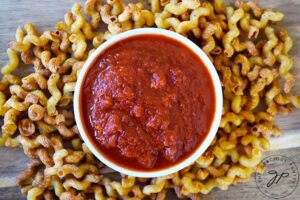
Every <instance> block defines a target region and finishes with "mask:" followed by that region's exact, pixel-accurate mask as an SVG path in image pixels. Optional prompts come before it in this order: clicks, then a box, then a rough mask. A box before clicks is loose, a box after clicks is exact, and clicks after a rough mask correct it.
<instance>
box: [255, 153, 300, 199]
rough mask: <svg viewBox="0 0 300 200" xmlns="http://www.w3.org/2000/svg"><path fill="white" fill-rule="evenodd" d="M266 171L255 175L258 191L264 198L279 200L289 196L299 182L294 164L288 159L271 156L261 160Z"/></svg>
mask: <svg viewBox="0 0 300 200" xmlns="http://www.w3.org/2000/svg"><path fill="white" fill-rule="evenodd" d="M262 163H263V164H264V165H265V168H266V171H265V173H263V174H260V173H257V172H256V173H255V182H256V185H257V187H258V189H259V190H260V191H261V192H262V193H263V194H264V195H266V196H268V197H270V198H273V199H281V198H284V197H287V196H289V195H291V194H292V193H293V192H294V191H295V189H296V187H297V185H298V182H299V172H298V168H297V166H296V164H295V163H294V162H293V161H292V160H291V159H290V158H288V157H286V156H281V155H272V156H269V157H266V158H264V159H263V160H262Z"/></svg>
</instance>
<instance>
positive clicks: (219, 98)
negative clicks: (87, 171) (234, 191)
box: [73, 28, 223, 178]
mask: <svg viewBox="0 0 300 200" xmlns="http://www.w3.org/2000/svg"><path fill="white" fill-rule="evenodd" d="M138 35H162V36H165V37H168V38H171V39H173V40H176V41H178V42H180V43H182V44H183V45H185V46H186V47H188V48H189V49H191V51H193V52H194V53H195V54H196V55H197V56H198V57H199V58H200V59H201V60H202V62H203V64H204V66H205V67H206V68H207V70H208V72H209V74H210V76H211V79H212V82H213V88H214V92H215V98H216V100H215V114H214V117H213V122H212V124H211V127H210V130H209V133H208V134H207V135H206V137H205V138H204V139H203V141H202V143H201V144H200V145H199V146H198V147H197V149H196V150H194V152H193V153H192V154H191V155H190V156H188V157H187V158H185V159H184V160H182V161H181V162H179V163H177V164H176V165H172V166H170V167H167V168H163V169H158V170H155V171H149V172H147V171H138V170H133V169H129V168H126V167H124V166H119V165H118V164H117V163H114V162H113V161H111V160H109V159H107V158H106V157H107V156H105V155H103V154H102V153H101V152H99V151H100V150H98V149H97V147H95V146H94V144H93V142H91V141H90V138H89V137H88V136H87V134H88V133H86V128H84V126H83V124H84V122H83V121H82V118H83V117H82V114H81V113H80V112H81V105H80V97H81V96H80V95H81V92H82V85H83V82H84V80H85V76H86V74H87V72H88V71H89V69H90V67H91V66H92V65H93V64H94V62H95V61H96V60H97V58H98V57H99V55H100V54H101V53H102V52H104V51H105V50H106V49H107V48H108V47H110V46H111V45H113V44H115V43H117V42H119V41H121V40H124V39H127V38H130V37H134V36H138ZM73 98H74V100H73V101H74V102H73V107H74V115H75V121H76V124H77V127H78V130H79V133H80V135H81V137H82V139H83V141H84V142H85V144H86V145H87V147H88V148H89V149H90V151H91V152H92V153H93V154H94V156H96V157H97V159H99V160H100V161H101V162H103V163H104V164H105V165H107V166H108V167H110V168H112V169H114V170H116V171H118V172H120V173H123V174H127V175H129V176H135V177H144V178H151V177H160V176H165V175H168V174H172V173H174V172H177V171H179V170H181V169H183V168H185V167H187V166H189V165H191V164H192V163H193V162H195V161H196V160H197V159H198V158H199V157H200V156H201V155H202V154H203V153H204V151H205V150H206V149H207V148H208V147H209V145H210V144H211V142H212V141H213V139H214V137H215V135H216V133H217V130H218V127H219V124H220V121H221V116H222V107H223V94H222V87H221V82H220V78H219V76H218V73H217V71H216V69H215V67H214V65H213V64H212V62H211V61H210V59H209V58H208V56H207V55H206V54H205V53H204V52H203V50H202V49H200V47H198V46H197V45H196V44H195V43H193V42H192V41H191V40H189V39H187V38H185V37H184V36H182V35H180V34H178V33H175V32H172V31H169V30H165V29H160V28H139V29H133V30H129V31H126V32H123V33H120V34H118V35H116V36H114V37H112V38H110V39H108V40H107V41H106V42H104V43H103V44H101V45H100V46H99V47H98V48H97V49H96V50H95V51H94V52H93V53H92V54H91V55H90V56H89V57H88V59H87V60H86V61H85V63H84V65H83V67H82V68H81V70H80V72H79V75H78V78H77V81H76V86H75V91H74V97H73Z"/></svg>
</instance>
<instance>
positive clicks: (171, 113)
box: [81, 35, 216, 171]
mask: <svg viewBox="0 0 300 200" xmlns="http://www.w3.org/2000/svg"><path fill="white" fill-rule="evenodd" d="M215 98H216V96H215V93H214V90H213V83H212V79H211V77H210V74H209V72H208V70H207V69H206V68H205V66H204V64H203V62H202V61H201V60H200V59H199V58H198V57H197V56H196V55H195V54H194V53H193V52H192V51H191V50H190V49H189V48H188V47H186V46H185V45H184V44H182V43H180V42H177V41H175V40H172V39H169V38H166V37H164V36H157V35H142V36H135V37H132V38H128V39H125V40H122V41H120V42H118V43H117V44H114V45H113V46H111V47H109V48H108V49H106V50H105V51H104V53H103V54H102V55H100V56H99V58H98V60H97V61H96V62H95V63H94V65H93V66H92V67H91V68H90V70H89V71H88V73H87V75H86V77H85V80H84V85H83V87H82V96H81V105H82V110H83V112H82V113H83V116H82V117H83V119H84V122H85V127H86V129H87V130H88V132H89V134H90V135H89V136H90V138H92V140H93V142H94V144H95V146H97V148H98V150H99V151H100V152H101V153H102V154H104V155H105V156H106V157H107V158H108V159H109V160H111V161H112V162H114V163H117V164H119V165H122V166H124V167H126V168H129V169H135V170H139V171H151V170H157V169H162V168H166V167H170V166H171V165H175V164H177V163H179V162H180V161H182V160H183V159H185V158H186V157H187V156H189V155H191V154H192V153H193V152H194V150H195V149H196V148H197V147H198V146H199V145H201V143H202V141H203V139H204V138H205V137H206V135H207V134H208V132H209V130H210V127H211V124H212V121H213V118H214V113H215Z"/></svg>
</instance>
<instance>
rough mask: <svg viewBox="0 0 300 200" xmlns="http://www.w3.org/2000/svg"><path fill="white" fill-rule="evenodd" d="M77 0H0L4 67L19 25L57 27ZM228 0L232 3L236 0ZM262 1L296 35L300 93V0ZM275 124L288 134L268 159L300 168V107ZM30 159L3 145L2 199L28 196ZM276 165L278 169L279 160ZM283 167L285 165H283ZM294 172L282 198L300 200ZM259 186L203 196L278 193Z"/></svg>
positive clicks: (282, 186)
mask: <svg viewBox="0 0 300 200" xmlns="http://www.w3.org/2000/svg"><path fill="white" fill-rule="evenodd" d="M134 1H135V2H137V0H134ZM75 2H80V3H84V1H82V0H77V1H76V0H64V1H62V0H43V1H41V0H8V1H5V0H0V66H1V67H2V66H3V65H5V63H6V62H7V55H6V48H7V43H8V42H9V41H11V40H14V34H15V30H16V28H17V27H18V26H22V25H24V24H25V23H26V22H32V23H33V24H35V25H36V26H37V27H38V30H39V31H44V30H48V29H54V25H55V22H57V21H60V20H62V19H63V16H64V14H65V13H66V12H67V11H68V10H70V8H71V6H72V4H73V3H75ZM227 2H228V3H231V4H232V3H233V0H230V1H227ZM259 2H260V4H261V5H262V6H265V7H269V8H273V9H275V10H278V11H281V12H283V13H284V14H285V19H284V22H283V23H281V26H282V27H284V28H286V29H288V31H289V33H290V35H291V36H292V38H294V42H295V44H294V48H293V49H292V53H291V54H292V55H293V57H294V68H293V70H292V71H293V73H294V74H295V75H296V79H297V82H296V86H295V88H294V92H296V93H298V94H299V95H300V14H299V13H300V0H290V1H282V0H266V1H259ZM22 73H25V71H24V68H23V69H22V68H21V69H20V70H19V74H22ZM276 124H277V125H278V126H279V127H280V128H282V129H283V130H284V133H285V135H284V136H283V137H280V138H276V139H272V141H271V144H272V146H271V151H269V152H267V153H266V157H267V160H268V159H271V158H272V157H268V156H274V155H275V156H277V155H281V156H286V157H288V160H289V161H292V162H293V163H295V165H296V166H297V168H298V169H299V170H300V110H297V111H296V110H295V111H294V112H293V113H292V114H290V115H288V116H284V117H282V116H278V117H277V119H276ZM27 160H28V159H27V157H26V156H25V155H24V154H23V152H22V150H21V149H10V148H0V200H19V199H25V197H24V196H22V194H21V193H20V190H19V188H17V187H16V186H15V176H16V175H17V174H18V173H19V172H21V171H22V170H24V169H25V167H26V163H27ZM277 164H278V163H277ZM274 165H275V168H276V163H275V164H274ZM278 165H280V164H278ZM280 166H284V164H283V165H280ZM273 167H274V166H273ZM295 172H296V171H295ZM293 174H294V173H293V172H290V175H289V177H288V178H285V179H284V178H282V179H281V180H280V181H279V182H278V184H280V190H282V191H283V192H284V190H286V191H291V189H293V188H292V187H294V189H295V190H294V191H292V194H290V195H288V196H287V197H284V198H282V199H295V200H296V199H300V187H299V186H297V185H296V186H293V185H291V183H290V182H288V180H289V178H291V176H292V175H293ZM294 175H295V174H294ZM298 176H299V174H298ZM262 178H264V177H262ZM256 179H257V177H256ZM257 185H259V183H258V184H257V180H256V181H255V177H253V178H252V179H251V181H250V182H248V183H243V184H238V185H236V186H231V187H230V189H229V190H228V191H221V190H218V189H215V190H213V191H212V192H211V193H210V194H208V195H202V196H203V199H227V200H236V199H240V200H246V199H256V200H260V199H273V198H274V195H275V194H273V196H272V194H271V195H269V196H271V197H268V196H266V194H265V193H266V192H268V191H265V192H261V190H262V187H261V186H259V187H258V186H257ZM273 186H274V185H273ZM259 188H260V189H261V190H260V189H259ZM275 193H276V191H275ZM168 199H175V197H174V196H173V195H172V194H170V195H169V196H168Z"/></svg>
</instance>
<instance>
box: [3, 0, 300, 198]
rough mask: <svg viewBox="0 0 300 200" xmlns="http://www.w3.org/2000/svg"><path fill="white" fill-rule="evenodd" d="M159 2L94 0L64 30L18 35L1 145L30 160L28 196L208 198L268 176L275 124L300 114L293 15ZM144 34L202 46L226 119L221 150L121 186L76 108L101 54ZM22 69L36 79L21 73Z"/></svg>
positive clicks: (76, 9) (217, 146) (217, 0)
mask: <svg viewBox="0 0 300 200" xmlns="http://www.w3.org/2000/svg"><path fill="white" fill-rule="evenodd" d="M149 4H150V6H151V8H150V9H147V8H146V7H145V5H143V4H142V3H140V2H138V3H128V4H126V3H124V2H123V1H122V0H108V1H107V2H106V3H102V2H101V1H99V0H87V1H86V2H85V4H84V6H83V7H82V6H81V5H80V4H77V3H76V4H74V5H73V7H72V9H71V11H70V12H67V13H66V14H65V16H64V20H63V21H61V22H58V23H57V24H56V30H55V31H45V32H43V33H39V32H38V31H37V30H36V28H35V27H34V25H32V24H31V23H27V24H25V25H24V26H22V27H18V28H17V31H16V39H15V41H11V42H10V43H9V44H8V46H9V49H8V50H7V54H8V58H9V61H8V63H7V65H6V66H4V67H2V69H1V72H2V74H3V76H2V79H1V81H0V114H1V115H2V116H4V124H3V126H2V127H1V128H2V137H1V139H0V145H1V146H4V145H5V146H8V147H21V148H23V150H24V153H25V154H26V155H27V156H28V157H30V159H31V161H30V163H28V168H27V169H26V170H25V171H24V172H23V173H21V174H20V175H19V176H18V177H17V184H18V186H19V187H20V188H21V191H22V193H23V194H24V195H27V199H32V200H33V199H39V198H41V197H42V198H44V199H46V200H48V199H61V200H66V199H68V200H70V199H74V200H77V199H78V200H80V199H143V198H146V197H149V198H150V199H165V198H166V192H167V191H168V190H173V191H174V192H175V193H176V195H177V196H178V197H179V198H183V197H188V198H191V199H200V194H207V193H209V192H210V191H211V190H212V189H213V188H219V189H221V190H227V189H228V188H229V186H230V185H232V184H236V183H239V182H245V181H248V180H249V179H250V177H251V174H252V173H253V172H254V171H255V170H257V171H258V172H263V171H264V167H263V166H262V165H261V164H260V161H261V159H262V157H263V152H264V151H265V150H267V149H268V148H269V146H270V145H269V138H270V137H272V136H280V135H281V131H280V130H279V129H278V128H277V127H276V126H275V125H274V124H273V121H274V119H275V117H276V114H277V113H280V114H284V115H285V114H288V113H290V112H291V111H292V108H293V107H296V108H299V107H300V98H299V97H297V96H296V95H294V94H291V93H290V91H291V89H292V87H293V85H294V83H295V78H294V76H293V75H292V74H291V73H290V69H291V67H292V65H293V60H292V58H291V56H290V55H289V51H290V49H291V48H292V45H293V42H292V39H291V38H290V36H289V35H288V33H287V31H285V30H277V29H276V28H275V27H274V25H273V24H275V23H277V22H279V21H282V20H283V18H284V15H283V14H282V13H280V12H277V11H273V10H271V9H266V8H262V7H260V6H259V5H258V4H257V3H256V2H255V1H249V2H243V1H240V0H238V1H235V4H234V5H233V6H225V5H224V4H223V2H222V0H212V1H201V2H200V1H199V0H182V1H177V0H171V1H163V0H151V1H150V2H149ZM85 16H87V17H85ZM100 25H101V26H103V25H105V27H106V29H105V31H104V32H102V31H100V29H99V27H100ZM141 27H158V28H163V29H168V30H172V31H175V32H178V33H180V34H182V35H184V36H186V37H189V38H193V41H197V44H200V47H201V48H202V49H203V50H204V52H205V53H206V54H207V55H208V56H209V58H210V59H211V60H212V62H213V63H214V66H215V67H216V69H217V71H218V73H219V76H220V79H221V81H222V86H223V94H224V97H223V98H224V105H223V115H222V120H221V124H220V127H219V130H218V133H217V135H216V137H215V138H214V140H213V142H212V144H211V145H210V146H209V148H208V149H207V150H206V152H205V153H204V154H203V155H202V156H201V157H200V158H199V159H198V160H197V161H196V162H195V163H194V164H192V165H191V166H189V167H187V168H185V169H183V170H181V171H179V172H176V173H174V174H171V175H168V176H165V177H159V178H151V179H147V178H135V177H129V176H126V175H120V174H118V177H119V178H117V179H113V178H111V177H112V176H111V175H110V173H111V172H113V171H112V170H110V169H108V168H107V167H106V166H104V165H103V164H102V163H101V162H100V161H99V160H97V159H96V158H95V157H94V156H93V155H92V153H91V152H90V151H89V149H88V148H87V146H86V145H85V143H84V142H83V141H82V140H81V138H80V137H79V133H78V129H77V126H76V124H75V121H74V113H73V110H72V109H71V108H72V103H73V93H74V87H75V83H76V79H77V75H78V73H79V71H80V69H81V68H82V66H83V64H84V61H85V60H86V59H87V58H88V56H89V55H90V54H91V53H92V52H93V51H94V49H96V48H97V47H98V46H100V45H101V44H102V43H103V42H104V41H105V40H107V39H109V38H111V37H114V36H115V35H117V34H118V33H121V32H124V31H126V30H130V29H135V28H141ZM90 47H91V48H90ZM21 63H25V64H28V65H29V66H30V67H32V69H33V71H34V72H33V73H31V74H30V75H28V76H25V77H19V76H16V75H14V71H15V70H16V69H17V68H18V66H19V65H20V64H21ZM259 105H263V106H260V107H261V108H260V109H258V106H259ZM116 174H117V173H115V176H114V177H116Z"/></svg>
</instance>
